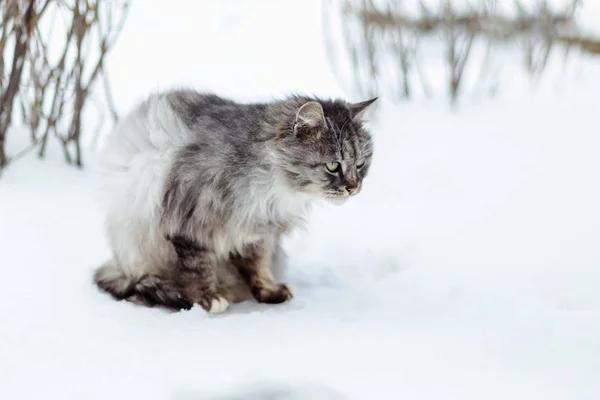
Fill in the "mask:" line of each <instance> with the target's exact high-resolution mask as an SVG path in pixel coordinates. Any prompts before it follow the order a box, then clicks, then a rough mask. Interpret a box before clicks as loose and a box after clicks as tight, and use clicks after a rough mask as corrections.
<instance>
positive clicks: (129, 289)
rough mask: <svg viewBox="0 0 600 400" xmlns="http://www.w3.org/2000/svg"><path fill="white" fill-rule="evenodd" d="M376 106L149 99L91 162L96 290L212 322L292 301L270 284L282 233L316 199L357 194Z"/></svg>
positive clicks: (181, 95)
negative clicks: (97, 232) (252, 302)
mask: <svg viewBox="0 0 600 400" xmlns="http://www.w3.org/2000/svg"><path fill="white" fill-rule="evenodd" d="M374 101H375V99H372V100H369V101H365V102H363V103H358V104H351V103H347V102H345V101H342V100H335V101H329V100H322V99H317V98H309V97H300V96H293V97H290V98H287V99H285V100H282V101H274V102H271V103H263V104H240V103H236V102H233V101H231V100H227V99H224V98H221V97H218V96H216V95H212V94H201V93H198V92H195V91H192V90H173V91H169V92H165V93H159V94H155V95H152V96H150V97H149V98H148V99H147V100H146V101H144V102H143V103H142V104H140V105H139V106H138V107H137V108H136V109H134V110H133V111H132V112H131V113H130V114H129V115H128V116H126V117H125V118H124V119H123V120H122V121H121V122H120V124H119V126H118V127H117V128H116V129H115V131H114V132H113V133H112V134H111V135H110V136H109V138H108V141H107V143H106V146H105V148H104V150H103V152H102V154H101V156H100V167H101V172H102V174H103V177H104V178H105V179H104V180H103V182H104V189H105V194H106V201H107V203H108V217H107V233H108V240H109V243H110V246H111V248H112V251H113V258H112V260H110V261H109V262H107V263H105V264H104V265H103V266H101V267H100V268H99V269H98V270H97V271H96V273H95V282H96V284H97V285H98V287H100V288H101V289H102V290H104V291H106V292H108V293H110V294H112V296H113V297H115V298H116V299H128V300H131V301H134V302H136V303H140V304H145V305H148V306H154V305H160V306H165V307H168V308H171V309H176V310H179V309H189V308H191V307H192V305H193V304H199V305H200V306H202V307H203V308H204V309H205V310H207V311H208V312H211V313H217V312H222V311H225V310H226V309H227V307H228V305H229V303H231V302H237V301H242V300H246V299H250V298H252V297H253V298H255V299H256V300H257V301H259V302H262V303H272V304H274V303H282V302H285V301H287V300H289V299H291V298H292V292H291V290H290V288H289V287H288V286H286V285H284V284H278V283H277V282H276V278H275V275H276V272H277V270H278V268H279V267H280V265H281V263H282V256H283V253H282V250H281V248H280V241H281V238H282V235H284V234H285V233H286V232H289V231H290V230H291V229H292V228H294V227H295V226H297V225H298V224H299V223H301V222H302V219H303V216H304V215H305V214H306V211H307V210H308V208H309V206H310V204H311V202H312V201H313V200H314V199H318V198H325V199H330V200H331V201H334V202H343V201H345V200H346V199H348V197H349V196H354V195H356V194H357V193H358V192H359V191H360V188H361V183H362V180H363V179H364V177H365V176H366V174H367V171H368V170H369V165H370V162H371V157H372V154H373V145H372V141H371V137H370V135H369V134H368V133H367V132H366V131H365V129H364V128H363V127H362V124H361V118H362V116H363V113H364V111H365V109H366V108H367V107H368V106H369V105H370V104H371V103H373V102H374Z"/></svg>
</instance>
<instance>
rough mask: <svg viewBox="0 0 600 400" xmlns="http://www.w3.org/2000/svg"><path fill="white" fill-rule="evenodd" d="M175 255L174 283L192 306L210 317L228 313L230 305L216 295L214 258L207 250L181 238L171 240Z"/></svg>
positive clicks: (212, 253)
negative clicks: (226, 311) (202, 310)
mask: <svg viewBox="0 0 600 400" xmlns="http://www.w3.org/2000/svg"><path fill="white" fill-rule="evenodd" d="M170 241H171V243H172V244H173V246H174V247H175V251H176V252H177V257H178V260H177V267H176V271H175V276H176V280H177V281H178V283H179V284H180V285H181V287H182V288H183V293H184V295H185V297H186V299H188V301H190V302H191V303H195V304H200V306H201V307H202V308H204V309H205V310H206V311H208V312H209V313H211V314H214V313H220V312H223V311H225V310H227V307H229V302H228V301H227V300H226V299H225V298H224V297H223V296H220V295H219V294H218V292H217V272H216V268H217V258H216V255H215V253H214V252H213V251H212V250H210V249H209V248H207V247H205V246H202V245H200V244H198V243H196V242H194V241H192V240H189V239H186V238H184V237H182V236H175V237H173V238H171V239H170Z"/></svg>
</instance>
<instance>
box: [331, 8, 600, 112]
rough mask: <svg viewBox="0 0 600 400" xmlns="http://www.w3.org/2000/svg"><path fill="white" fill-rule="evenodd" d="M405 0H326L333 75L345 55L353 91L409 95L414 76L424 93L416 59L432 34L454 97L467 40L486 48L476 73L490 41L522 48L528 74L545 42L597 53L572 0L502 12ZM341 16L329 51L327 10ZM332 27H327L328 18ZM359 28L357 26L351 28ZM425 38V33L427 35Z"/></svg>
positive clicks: (541, 57)
mask: <svg viewBox="0 0 600 400" xmlns="http://www.w3.org/2000/svg"><path fill="white" fill-rule="evenodd" d="M404 3H406V2H400V1H389V0H387V1H386V0H380V1H375V0H354V1H353V0H338V1H335V0H330V1H328V2H326V7H325V9H324V19H325V22H326V23H325V31H326V33H327V34H328V41H329V45H330V51H328V52H327V53H328V54H329V55H330V61H331V63H332V64H333V66H334V68H335V69H336V72H338V73H337V76H338V77H340V76H342V75H343V73H341V71H342V70H343V68H342V64H343V62H344V61H345V60H348V61H349V62H350V64H351V66H352V69H353V79H352V82H350V83H348V82H343V81H342V84H343V85H346V86H348V87H351V88H353V89H355V90H356V92H358V94H359V95H360V96H371V95H374V94H376V93H378V94H381V93H388V94H390V95H391V97H393V98H396V99H402V98H409V97H410V96H411V95H412V92H413V91H414V88H415V84H418V85H419V86H421V88H422V90H423V93H424V94H425V95H426V96H430V95H431V90H430V85H429V83H428V80H427V78H426V74H425V73H424V71H423V67H422V63H421V62H420V57H419V52H420V50H423V46H421V44H422V43H423V42H424V41H426V40H428V39H434V40H436V42H437V43H438V44H441V47H439V48H441V49H442V51H444V54H445V57H444V58H445V64H446V67H445V68H446V71H447V79H448V81H447V85H448V86H447V87H448V93H449V95H450V100H451V102H452V103H455V102H456V100H457V99H458V97H459V95H460V93H461V88H462V86H463V81H464V74H465V70H466V67H467V65H468V63H469V62H471V61H472V60H471V59H472V49H473V46H474V43H475V41H479V43H483V44H484V46H485V48H486V50H485V56H484V57H483V60H481V61H482V65H481V66H480V77H479V79H481V80H483V79H484V78H485V75H486V74H488V73H489V70H490V68H491V67H492V64H493V62H492V55H493V53H494V50H495V49H496V48H497V47H501V45H504V44H507V43H519V44H520V45H521V47H522V49H523V51H524V60H525V63H524V66H525V68H526V70H527V71H528V72H529V74H530V75H531V76H532V77H533V78H539V77H540V76H541V74H542V72H543V71H544V70H545V68H546V66H547V62H548V59H549V56H550V53H551V51H552V49H553V48H554V47H555V46H560V47H562V48H563V49H565V54H568V52H569V51H570V50H572V49H573V48H578V49H579V50H580V51H582V52H584V53H588V54H595V55H599V54H600V40H599V39H597V38H594V37H589V36H585V35H583V34H582V33H581V32H579V31H578V29H577V19H576V13H575V11H576V10H577V9H578V7H579V1H578V0H573V1H572V3H571V4H570V5H569V7H566V8H565V9H561V10H557V9H552V8H551V7H550V6H549V4H548V2H547V1H546V0H539V1H537V2H535V3H534V6H533V7H529V8H527V7H525V6H524V5H523V4H521V3H520V2H518V1H516V2H514V9H515V12H512V13H506V12H505V11H503V10H502V9H500V7H499V3H498V2H497V1H495V0H482V1H479V2H473V3H472V4H473V5H471V6H463V8H462V9H457V7H456V6H455V5H453V3H454V2H452V1H450V0H439V2H438V3H437V5H436V6H435V7H434V6H432V5H431V3H432V2H431V1H430V2H425V1H423V0H419V1H417V2H416V4H417V7H416V8H417V9H416V10H414V9H413V10H410V11H411V12H409V11H408V10H406V9H405V8H403V4H404ZM413 4H415V2H413ZM336 14H337V15H340V16H341V19H342V22H341V23H340V25H341V31H342V40H341V41H342V44H343V45H342V48H344V49H345V51H344V52H343V53H344V54H340V52H339V51H335V45H334V44H333V43H334V42H335V41H336V37H335V33H336V32H335V30H336V28H335V25H333V24H330V22H331V21H332V20H333V19H334V17H335V15H336ZM332 25H333V26H334V28H330V26H332ZM357 32H361V33H362V34H356V33H357ZM430 42H431V41H430Z"/></svg>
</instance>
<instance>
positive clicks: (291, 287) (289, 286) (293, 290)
mask: <svg viewBox="0 0 600 400" xmlns="http://www.w3.org/2000/svg"><path fill="white" fill-rule="evenodd" d="M285 286H286V287H287V288H288V290H289V291H290V293H291V294H292V296H296V293H297V290H296V288H295V287H294V286H292V285H289V284H287V283H286V284H285Z"/></svg>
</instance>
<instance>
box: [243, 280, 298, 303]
mask: <svg viewBox="0 0 600 400" xmlns="http://www.w3.org/2000/svg"><path fill="white" fill-rule="evenodd" d="M253 294H254V298H255V299H256V300H257V301H258V302H259V303H267V304H279V303H285V302H286V301H289V300H291V299H292V298H293V297H294V290H293V288H292V287H291V286H288V285H285V284H283V283H281V284H279V285H277V286H274V287H269V288H265V287H262V288H256V289H255V290H254V293H253Z"/></svg>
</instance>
